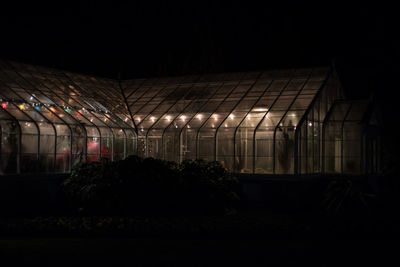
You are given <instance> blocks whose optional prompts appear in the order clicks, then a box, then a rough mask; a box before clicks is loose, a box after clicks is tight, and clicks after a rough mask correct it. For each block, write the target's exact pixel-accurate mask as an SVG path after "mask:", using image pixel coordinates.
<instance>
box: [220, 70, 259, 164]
mask: <svg viewBox="0 0 400 267" xmlns="http://www.w3.org/2000/svg"><path fill="white" fill-rule="evenodd" d="M262 74H263V72H260V73H259V74H258V75H257V77H256V78H255V79H254V81H253V82H252V83H251V84H250V86H249V88H248V89H247V91H246V92H245V93H244V94H243V96H242V97H241V98H240V99H239V101H238V102H236V104H235V105H234V106H233V107H232V108H231V110H230V111H229V112H228V115H226V116H225V118H224V119H223V120H222V121H221V123H220V124H219V125H218V127H217V128H216V130H215V135H214V160H217V145H218V144H217V142H218V138H217V136H218V131H219V129H220V128H221V125H222V124H223V123H224V122H225V121H226V119H227V118H228V117H229V115H230V114H232V112H233V111H234V110H235V109H236V108H237V106H238V105H239V104H240V103H242V101H243V99H245V97H246V96H247V95H248V94H249V92H250V91H251V90H252V89H253V88H254V85H255V84H256V83H257V82H258V81H259V79H260V77H261V76H262ZM233 142H234V143H235V135H233ZM233 151H235V145H233ZM233 153H235V152H233ZM233 159H235V158H233ZM233 161H235V160H233Z"/></svg>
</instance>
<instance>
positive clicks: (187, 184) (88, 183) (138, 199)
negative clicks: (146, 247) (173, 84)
mask: <svg viewBox="0 0 400 267" xmlns="http://www.w3.org/2000/svg"><path fill="white" fill-rule="evenodd" d="M237 185H238V181H237V179H236V178H235V177H233V176H232V175H231V174H230V173H228V172H227V171H226V169H224V168H223V167H222V166H221V165H220V164H219V163H218V162H205V161H202V160H196V161H184V162H182V163H181V164H177V163H174V162H169V161H164V160H159V159H154V158H146V159H142V158H140V157H137V156H130V157H128V158H126V159H124V160H121V161H117V162H110V161H106V160H104V161H101V162H90V163H82V164H80V165H78V166H76V167H75V168H74V169H73V171H72V173H71V176H70V177H69V178H68V179H67V180H66V181H65V182H64V183H63V191H64V192H65V195H66V196H67V199H68V200H69V202H70V204H71V205H72V208H73V209H75V210H79V212H80V213H81V214H92V215H93V214H122V215H137V214H148V215H159V214H165V215H172V214H186V215H187V214H189V215H190V214H221V213H230V212H234V211H235V208H236V207H237V205H238V203H239V197H238V192H237V190H236V188H237Z"/></svg>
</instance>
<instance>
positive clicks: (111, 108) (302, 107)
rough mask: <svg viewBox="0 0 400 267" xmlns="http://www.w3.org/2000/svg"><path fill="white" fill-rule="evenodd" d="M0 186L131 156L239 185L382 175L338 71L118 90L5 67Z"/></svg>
mask: <svg viewBox="0 0 400 267" xmlns="http://www.w3.org/2000/svg"><path fill="white" fill-rule="evenodd" d="M0 102H1V107H0V138H1V147H0V149H1V150H0V151H1V153H0V159H1V165H0V174H1V175H4V174H23V173H38V172H39V173H40V172H45V173H66V172H70V171H71V168H72V167H73V166H74V165H76V164H77V163H79V162H84V161H98V160H100V159H101V158H108V159H110V160H119V159H123V158H125V157H127V156H128V155H134V154H137V155H139V156H143V157H154V158H160V159H165V160H169V161H177V162H180V161H183V160H186V159H204V160H207V161H214V160H217V161H219V162H221V164H222V165H223V166H224V167H226V168H227V169H229V170H230V171H232V172H234V173H249V174H314V173H317V174H320V173H327V174H329V173H349V174H360V173H376V172H377V171H378V170H379V162H380V160H379V150H380V140H379V127H378V119H377V115H376V112H375V110H374V108H373V106H372V104H371V103H370V101H349V100H346V99H345V96H344V93H343V90H342V87H341V84H340V82H339V79H338V77H337V74H336V72H335V69H334V68H333V67H331V68H313V69H287V70H279V71H264V72H245V73H226V74H210V75H198V76H181V77H165V78H155V79H134V80H124V81H117V80H112V79H105V78H97V77H90V76H87V75H82V74H76V73H71V72H65V71H60V70H56V69H51V68H45V67H38V66H32V65H26V64H21V63H15V62H9V61H0Z"/></svg>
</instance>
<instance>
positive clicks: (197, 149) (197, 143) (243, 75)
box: [196, 73, 245, 159]
mask: <svg viewBox="0 0 400 267" xmlns="http://www.w3.org/2000/svg"><path fill="white" fill-rule="evenodd" d="M244 77H245V74H244V73H242V76H241V77H240V79H239V80H237V81H236V84H235V83H233V86H232V89H231V90H230V91H229V92H228V93H227V94H226V96H225V97H224V99H223V100H222V101H221V102H220V103H219V105H217V106H216V107H215V109H214V111H213V112H211V113H210V115H209V116H208V117H207V119H205V120H204V122H203V123H202V124H201V125H200V127H199V128H198V130H197V132H196V159H199V158H200V157H199V146H200V143H199V135H200V131H201V130H202V129H203V126H204V125H205V124H206V122H208V120H209V119H210V118H211V117H212V115H214V114H215V113H216V112H217V110H218V109H219V107H220V106H222V105H223V104H224V103H225V101H226V100H227V99H228V98H229V97H230V96H231V94H232V92H233V91H234V90H236V88H238V87H239V86H240V84H241V82H242V81H243V79H242V78H244ZM232 82H234V81H232ZM223 85H225V83H224V82H223ZM214 156H215V153H214Z"/></svg>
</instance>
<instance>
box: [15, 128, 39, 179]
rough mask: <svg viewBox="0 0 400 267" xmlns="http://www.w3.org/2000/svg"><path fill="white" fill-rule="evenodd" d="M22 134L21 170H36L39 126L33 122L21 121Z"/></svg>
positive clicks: (37, 164)
mask: <svg viewBox="0 0 400 267" xmlns="http://www.w3.org/2000/svg"><path fill="white" fill-rule="evenodd" d="M19 124H20V127H21V130H22V135H21V172H22V173H26V172H36V171H37V170H38V166H39V162H38V160H39V158H38V152H39V151H38V146H39V144H38V141H39V139H38V128H37V127H36V125H35V124H34V123H33V122H23V121H20V122H19Z"/></svg>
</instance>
